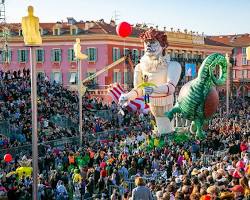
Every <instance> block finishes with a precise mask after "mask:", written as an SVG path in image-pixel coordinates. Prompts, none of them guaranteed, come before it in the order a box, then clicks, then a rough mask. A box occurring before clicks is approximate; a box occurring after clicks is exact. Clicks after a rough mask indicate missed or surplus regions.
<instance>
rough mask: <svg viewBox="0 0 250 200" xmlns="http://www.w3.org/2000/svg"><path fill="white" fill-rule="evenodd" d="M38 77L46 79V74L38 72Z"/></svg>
mask: <svg viewBox="0 0 250 200" xmlns="http://www.w3.org/2000/svg"><path fill="white" fill-rule="evenodd" d="M37 77H38V78H41V79H44V78H45V73H44V72H37Z"/></svg>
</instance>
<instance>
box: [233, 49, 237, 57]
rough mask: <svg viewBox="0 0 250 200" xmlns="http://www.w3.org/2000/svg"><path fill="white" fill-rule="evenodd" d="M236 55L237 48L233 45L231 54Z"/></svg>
mask: <svg viewBox="0 0 250 200" xmlns="http://www.w3.org/2000/svg"><path fill="white" fill-rule="evenodd" d="M236 55H237V48H236V47H235V48H234V49H233V56H236Z"/></svg>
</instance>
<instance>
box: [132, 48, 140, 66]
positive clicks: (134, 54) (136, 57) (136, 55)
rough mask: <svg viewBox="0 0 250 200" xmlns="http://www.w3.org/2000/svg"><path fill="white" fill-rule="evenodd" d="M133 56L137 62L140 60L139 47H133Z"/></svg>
mask: <svg viewBox="0 0 250 200" xmlns="http://www.w3.org/2000/svg"><path fill="white" fill-rule="evenodd" d="M132 58H133V61H134V63H135V64H137V63H138V62H139V51H138V50H137V49H133V51H132Z"/></svg>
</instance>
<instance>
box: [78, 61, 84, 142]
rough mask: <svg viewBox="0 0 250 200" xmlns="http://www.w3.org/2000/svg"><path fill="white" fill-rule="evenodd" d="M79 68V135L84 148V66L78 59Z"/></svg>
mask: <svg viewBox="0 0 250 200" xmlns="http://www.w3.org/2000/svg"><path fill="white" fill-rule="evenodd" d="M77 67H78V98H79V135H80V146H82V126H83V123H82V66H81V60H80V59H77Z"/></svg>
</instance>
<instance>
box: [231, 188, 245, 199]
mask: <svg viewBox="0 0 250 200" xmlns="http://www.w3.org/2000/svg"><path fill="white" fill-rule="evenodd" d="M230 190H231V191H232V192H233V194H234V199H235V200H247V199H246V198H244V188H243V187H242V186H241V185H235V186H234V187H233V188H231V189H230Z"/></svg>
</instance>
